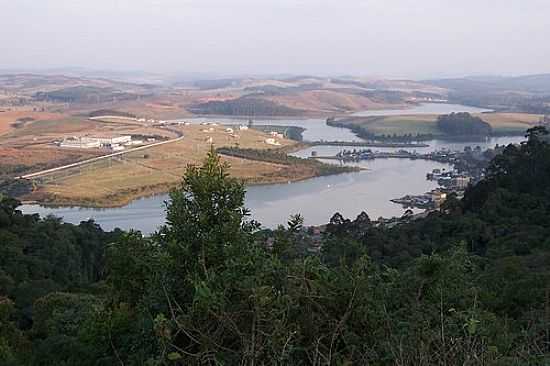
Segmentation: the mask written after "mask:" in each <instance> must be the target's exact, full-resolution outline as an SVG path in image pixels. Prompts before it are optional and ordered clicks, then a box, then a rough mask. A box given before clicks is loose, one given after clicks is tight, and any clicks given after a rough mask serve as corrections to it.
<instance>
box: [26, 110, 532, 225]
mask: <svg viewBox="0 0 550 366" xmlns="http://www.w3.org/2000/svg"><path fill="white" fill-rule="evenodd" d="M462 111H467V112H472V113H474V112H484V111H485V110H481V109H477V108H471V107H465V106H458V105H451V104H424V105H421V106H418V107H416V108H413V109H410V110H406V111H403V110H400V111H395V110H386V111H368V112H361V115H367V114H366V113H377V114H378V115H381V114H419V113H426V114H436V113H451V112H462ZM214 120H215V121H217V122H220V123H229V124H235V123H244V122H246V121H243V120H240V121H239V120H236V119H212V118H196V119H193V120H192V121H193V122H196V123H199V122H203V121H214ZM254 123H256V124H267V125H275V124H277V125H284V126H289V125H293V126H300V127H303V128H305V129H306V131H305V132H304V139H305V140H310V141H316V140H340V141H358V140H360V139H359V138H358V137H357V136H355V135H354V134H353V133H352V132H351V131H349V130H347V129H342V128H334V127H330V126H327V125H326V124H325V121H324V120H321V119H296V120H294V119H284V120H281V119H269V120H267V119H266V120H255V121H254ZM520 141H522V138H521V137H500V138H494V139H490V140H488V141H485V142H483V143H479V142H471V143H468V142H461V143H448V142H445V141H439V140H432V141H428V142H427V143H428V144H429V145H430V146H429V147H426V148H418V149H416V151H418V152H426V151H433V150H440V149H442V148H447V149H451V150H463V149H464V147H465V146H472V147H474V146H481V147H482V148H488V147H494V146H495V145H496V144H501V145H502V144H509V143H518V142H520ZM345 148H346V147H337V146H315V147H312V148H308V149H305V150H302V151H299V152H297V153H295V155H297V156H302V157H308V156H311V152H312V151H316V152H317V153H318V155H320V156H327V155H334V154H336V153H337V152H339V151H341V150H342V149H345ZM348 149H351V148H348ZM375 150H380V151H392V150H395V149H382V148H380V149H378V148H377V149H375ZM330 162H331V163H335V162H334V161H330ZM354 164H355V165H357V166H360V167H363V168H366V170H363V171H360V172H356V173H348V174H340V175H334V176H328V177H318V178H313V179H308V180H306V181H302V182H296V183H289V184H275V185H264V186H252V187H248V189H247V195H246V203H245V205H246V207H247V208H249V209H250V210H251V213H252V218H253V219H255V220H257V221H259V222H261V223H262V224H263V225H264V226H265V227H276V226H277V225H279V224H284V223H286V221H287V219H288V217H289V215H291V214H295V213H300V214H302V215H303V216H304V218H305V223H306V224H308V225H318V224H324V223H327V222H328V220H329V219H330V217H331V216H332V215H333V214H334V213H335V212H340V213H341V214H342V215H344V216H345V217H350V218H354V217H355V216H357V215H358V214H359V213H361V211H365V212H367V213H368V214H369V216H370V217H371V218H378V217H380V216H383V217H393V216H401V215H402V214H403V212H404V211H405V209H404V208H403V207H402V206H400V205H397V204H394V203H392V202H390V199H392V198H397V197H401V196H404V195H405V194H421V193H424V192H426V191H429V190H431V189H433V188H435V187H436V186H437V184H436V183H434V182H430V181H427V180H426V173H427V172H429V171H431V170H432V169H434V168H449V166H447V165H445V164H439V163H436V162H432V161H423V160H407V159H381V160H374V161H366V162H360V163H354ZM167 199H168V196H167V195H161V196H154V197H148V198H143V199H140V200H136V201H134V202H132V203H131V204H129V205H127V206H125V207H122V208H109V209H89V208H79V207H61V208H49V207H41V206H39V205H23V206H22V207H21V210H22V211H23V212H25V213H38V214H40V215H49V214H52V215H55V216H58V217H62V218H63V219H64V220H65V221H67V222H71V223H79V222H80V221H83V220H87V219H90V218H93V219H94V220H96V222H97V223H98V224H100V225H101V226H102V227H103V228H104V229H106V230H110V229H113V228H115V227H119V228H122V229H126V230H128V229H136V230H141V231H142V232H144V233H151V232H153V231H155V230H156V229H157V228H158V226H159V225H161V224H163V222H164V216H165V211H164V210H165V205H164V201H166V200H167Z"/></svg>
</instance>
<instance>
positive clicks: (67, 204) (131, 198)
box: [20, 168, 367, 210]
mask: <svg viewBox="0 0 550 366" xmlns="http://www.w3.org/2000/svg"><path fill="white" fill-rule="evenodd" d="M364 170H367V169H364V168H357V170H356V171H349V172H340V173H335V174H330V175H338V174H351V173H357V172H360V171H364ZM323 176H327V175H321V174H315V175H306V176H303V177H294V178H291V179H288V180H287V179H277V178H275V179H273V180H264V181H250V180H249V181H248V182H247V181H245V180H243V183H244V185H245V187H258V186H269V185H277V184H291V183H298V182H303V181H306V180H308V179H313V178H319V177H323ZM237 179H239V178H237ZM176 187H177V185H176V186H173V187H170V188H169V189H167V187H162V188H161V187H159V189H155V188H152V189H151V190H150V191H149V192H148V193H147V194H133V195H132V194H130V195H127V196H124V195H123V197H121V198H120V199H119V200H118V201H116V202H115V201H113V198H109V197H108V198H105V202H97V203H90V202H89V201H87V200H82V201H78V200H66V201H64V200H62V201H58V202H54V201H42V200H36V199H34V200H33V199H26V200H25V199H21V200H20V201H21V204H22V205H37V206H40V207H45V208H87V209H98V210H103V209H113V208H123V207H126V206H128V205H130V204H131V203H133V202H135V201H138V200H140V199H145V198H150V197H154V196H161V195H165V194H168V193H170V191H171V190H172V189H174V188H176ZM30 196H32V194H31V195H30ZM46 199H47V198H46ZM107 202H111V204H108V203H107Z"/></svg>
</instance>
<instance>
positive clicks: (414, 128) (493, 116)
mask: <svg viewBox="0 0 550 366" xmlns="http://www.w3.org/2000/svg"><path fill="white" fill-rule="evenodd" d="M477 116H478V117H480V118H481V119H483V120H484V121H485V122H487V123H489V124H490V125H491V127H492V128H493V131H494V134H495V135H507V134H508V135H516V134H521V133H523V132H525V130H527V129H528V128H530V127H532V126H533V125H536V124H537V123H538V122H539V121H540V118H541V117H542V116H540V115H535V114H526V113H481V114H477ZM436 120H437V115H398V116H373V117H363V118H353V119H350V120H347V121H344V122H343V123H344V124H346V125H348V126H350V127H351V126H361V127H362V128H364V129H366V130H367V131H369V132H370V133H372V134H375V135H394V134H395V135H396V136H403V135H407V134H411V135H417V134H430V135H433V136H434V137H437V136H442V133H441V131H439V129H438V128H437V124H436Z"/></svg>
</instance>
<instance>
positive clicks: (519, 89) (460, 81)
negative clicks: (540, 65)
mask: <svg viewBox="0 0 550 366" xmlns="http://www.w3.org/2000/svg"><path fill="white" fill-rule="evenodd" d="M424 83H425V84H426V85H432V86H437V87H440V88H445V89H447V90H448V99H449V100H450V101H451V102H454V103H461V104H467V105H473V106H477V107H486V108H491V109H495V110H501V111H513V112H528V113H537V114H549V113H550V74H540V75H526V76H515V77H504V76H500V77H499V76H486V77H465V78H455V79H436V80H426V81H424Z"/></svg>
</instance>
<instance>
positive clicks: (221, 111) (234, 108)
mask: <svg viewBox="0 0 550 366" xmlns="http://www.w3.org/2000/svg"><path fill="white" fill-rule="evenodd" d="M189 111H190V112H192V113H196V114H206V115H208V114H214V115H227V116H299V115H302V114H303V111H301V110H298V109H294V108H289V107H287V106H284V105H281V104H277V103H275V102H272V101H270V100H265V99H259V98H253V97H248V96H245V97H240V98H237V99H230V100H224V101H218V100H214V101H209V102H206V103H200V104H196V105H193V106H191V107H189Z"/></svg>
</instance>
